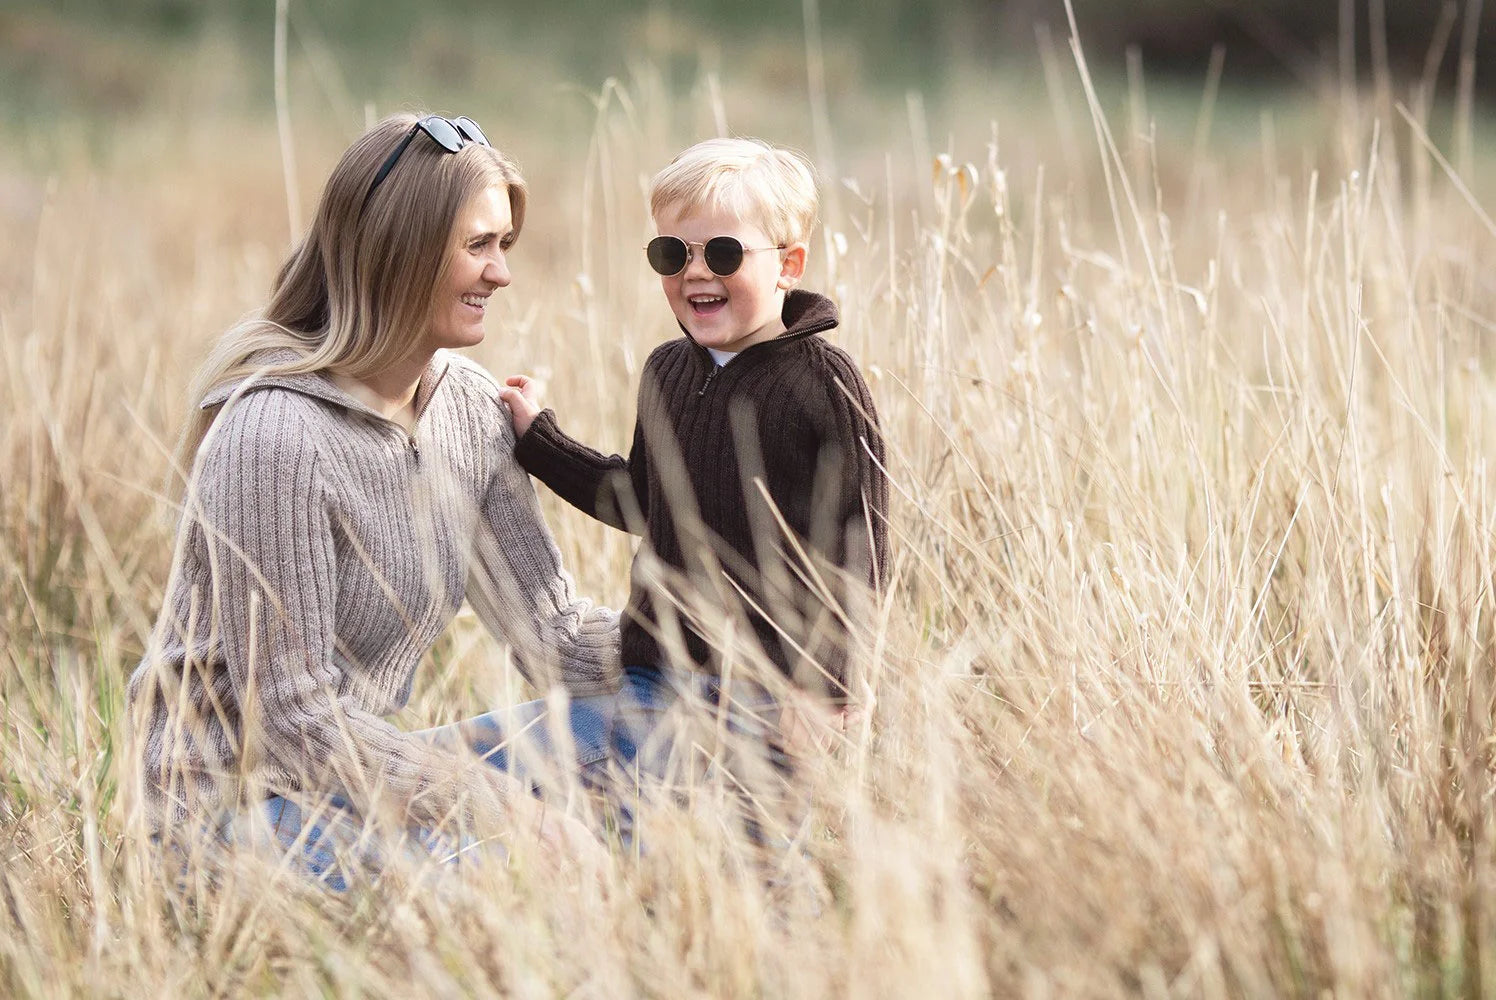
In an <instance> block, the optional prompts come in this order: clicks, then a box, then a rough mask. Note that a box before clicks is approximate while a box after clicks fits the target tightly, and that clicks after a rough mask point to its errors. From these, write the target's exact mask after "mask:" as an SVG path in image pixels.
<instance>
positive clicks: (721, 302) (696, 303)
mask: <svg viewBox="0 0 1496 1000" xmlns="http://www.w3.org/2000/svg"><path fill="white" fill-rule="evenodd" d="M686 301H687V302H689V303H691V311H692V312H694V313H695V314H696V315H698V316H710V315H711V314H712V313H715V312H718V311H719V310H721V308H722V307H723V306H725V305H727V298H726V296H722V295H692V296H690V297H689V298H687V299H686Z"/></svg>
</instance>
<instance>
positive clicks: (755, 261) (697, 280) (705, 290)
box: [655, 209, 806, 351]
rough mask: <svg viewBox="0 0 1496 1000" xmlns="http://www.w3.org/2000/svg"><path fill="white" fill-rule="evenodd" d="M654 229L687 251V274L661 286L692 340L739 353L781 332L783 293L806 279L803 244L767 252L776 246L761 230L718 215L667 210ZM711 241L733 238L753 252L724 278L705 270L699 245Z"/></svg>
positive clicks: (733, 217) (666, 279) (724, 214)
mask: <svg viewBox="0 0 1496 1000" xmlns="http://www.w3.org/2000/svg"><path fill="white" fill-rule="evenodd" d="M655 225H656V227H657V228H658V229H659V233H660V235H661V236H677V237H679V238H680V239H682V240H684V241H686V243H688V244H690V245H691V247H690V249H691V254H690V257H691V259H690V262H689V263H687V264H686V268H685V270H683V271H681V272H680V273H679V274H673V275H668V276H664V277H661V278H660V285H661V287H662V288H664V290H665V299H666V301H668V302H669V303H670V310H671V312H673V313H675V318H676V319H677V320H679V321H680V323H681V325H682V326H684V327H685V328H686V332H688V333H689V334H690V335H691V339H692V340H694V341H696V343H698V344H700V345H701V346H703V347H711V348H715V349H717V350H719V351H741V350H743V349H744V348H747V347H752V346H753V345H754V344H758V343H762V342H763V341H765V340H772V339H773V338H775V337H777V336H779V335H780V334H781V333H783V332H784V323H783V322H782V321H781V320H780V312H781V311H782V310H783V308H784V293H785V292H787V291H789V290H790V289H791V288H793V287H795V285H796V284H797V283H798V282H799V280H800V276H801V274H802V273H804V270H805V251H806V248H805V244H803V243H795V244H792V245H791V246H789V247H786V248H785V249H784V250H775V249H767V248H771V247H773V246H774V241H773V240H771V239H770V238H769V237H768V236H766V235H765V234H764V232H763V230H761V229H759V228H758V226H756V225H754V224H753V223H751V222H748V221H746V220H744V219H741V218H739V217H738V216H737V215H734V214H732V213H731V212H726V211H723V210H721V209H704V210H698V211H694V212H680V211H679V210H675V209H667V210H666V212H665V213H664V214H663V215H660V216H658V217H657V218H656V219H655ZM714 236H732V237H734V238H736V239H737V241H738V242H739V243H742V244H743V247H744V248H745V249H747V250H751V251H753V252H751V253H745V254H743V262H742V264H740V265H739V266H738V269H737V270H736V271H734V272H733V273H732V274H730V275H727V276H726V277H722V276H720V275H716V274H713V273H712V271H711V269H710V268H708V267H707V266H706V260H705V257H706V255H705V253H704V252H703V250H702V245H703V244H705V243H706V241H707V240H709V239H711V238H712V237H714Z"/></svg>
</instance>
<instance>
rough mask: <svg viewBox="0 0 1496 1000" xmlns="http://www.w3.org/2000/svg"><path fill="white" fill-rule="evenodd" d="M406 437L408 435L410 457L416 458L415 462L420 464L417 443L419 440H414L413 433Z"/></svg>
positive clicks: (419, 449) (419, 446)
mask: <svg viewBox="0 0 1496 1000" xmlns="http://www.w3.org/2000/svg"><path fill="white" fill-rule="evenodd" d="M407 437H408V439H409V441H410V455H411V457H412V458H414V459H415V460H416V464H417V465H420V464H421V445H420V444H419V442H417V441H416V436H415V435H414V434H410V435H407Z"/></svg>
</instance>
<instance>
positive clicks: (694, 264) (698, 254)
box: [682, 246, 712, 280]
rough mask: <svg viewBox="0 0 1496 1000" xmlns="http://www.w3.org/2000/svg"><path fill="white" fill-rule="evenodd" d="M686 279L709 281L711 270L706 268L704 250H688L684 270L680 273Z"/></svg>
mask: <svg viewBox="0 0 1496 1000" xmlns="http://www.w3.org/2000/svg"><path fill="white" fill-rule="evenodd" d="M682 273H683V274H684V275H685V277H687V278H700V279H704V280H710V279H711V278H712V269H711V268H709V267H707V266H706V248H705V247H701V246H693V247H691V248H690V251H689V257H688V258H687V260H686V269H685V271H684V272H682Z"/></svg>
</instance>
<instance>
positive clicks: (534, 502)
mask: <svg viewBox="0 0 1496 1000" xmlns="http://www.w3.org/2000/svg"><path fill="white" fill-rule="evenodd" d="M538 422H539V421H538V420H537V423H538ZM497 425H498V426H499V428H500V437H499V439H498V443H497V457H496V468H495V469H494V471H493V474H492V477H491V479H490V481H489V484H488V490H487V493H486V495H485V496H484V498H483V507H482V511H481V525H480V530H479V533H478V541H477V552H476V559H475V560H474V563H473V570H472V573H471V575H470V579H469V581H468V600H469V602H470V603H471V604H472V605H473V609H474V610H475V611H476V612H477V613H478V617H479V618H481V619H482V620H483V622H484V624H485V625H486V626H488V628H489V630H490V631H491V632H493V633H494V634H495V635H496V636H498V637H499V638H501V639H503V640H504V641H506V642H508V643H509V645H510V647H511V648H512V649H513V651H514V654H515V659H516V661H517V664H518V666H519V667H520V670H521V671H522V672H523V673H524V675H525V676H526V678H528V679H529V681H530V682H531V683H532V684H534V685H536V686H537V687H540V688H541V689H545V688H548V687H550V686H551V685H552V684H554V683H558V682H559V683H561V684H563V685H565V687H566V688H567V690H568V691H569V692H570V693H571V694H572V695H590V694H599V693H603V692H606V691H613V690H616V689H617V687H618V679H619V671H618V613H617V612H616V611H613V610H612V609H610V608H605V607H600V606H595V605H593V604H592V602H590V601H588V600H586V599H584V598H580V597H578V596H577V595H576V591H575V584H574V583H573V581H572V578H571V574H569V573H567V572H566V569H565V567H564V566H563V565H562V563H561V551H560V549H558V548H557V547H556V542H555V539H554V538H553V537H552V536H551V532H550V529H549V528H547V527H546V523H545V519H544V518H543V517H542V516H541V512H540V502H539V499H538V498H537V497H536V495H535V487H534V486H533V485H531V483H530V478H529V476H527V475H526V474H525V470H524V469H522V468H520V465H519V462H517V461H516V459H515V450H516V449H515V443H514V437H513V429H512V428H511V426H510V424H509V421H508V418H507V417H505V419H503V420H500V421H497ZM533 433H534V429H533V427H532V429H531V432H530V434H526V435H525V436H526V437H527V438H528V437H530V436H531V435H532V434H533Z"/></svg>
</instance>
